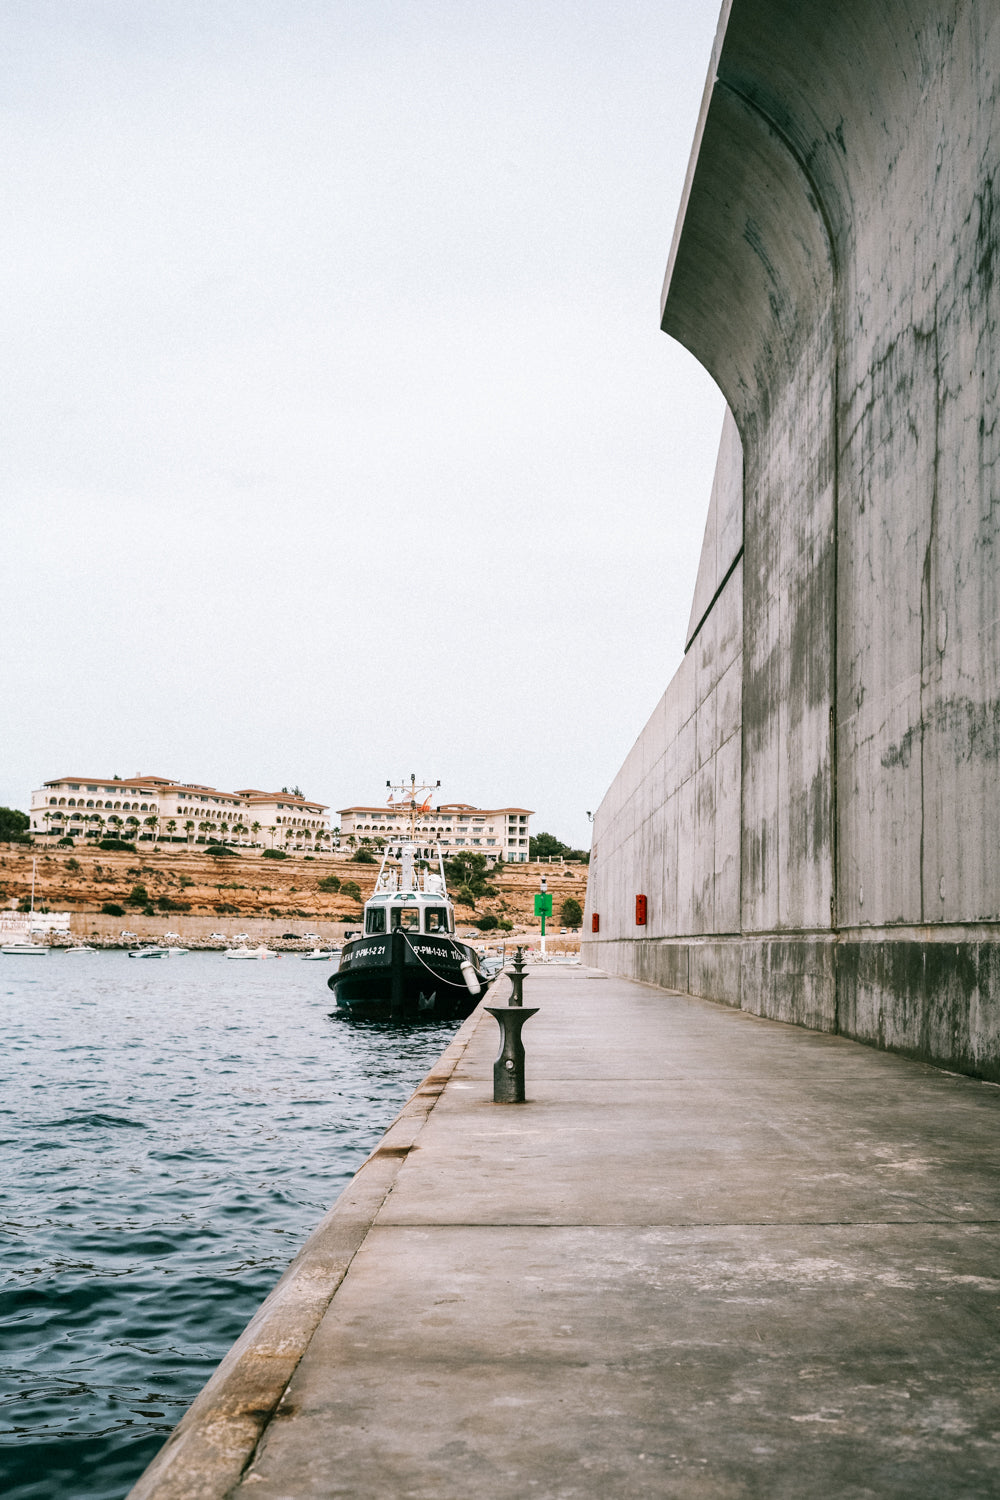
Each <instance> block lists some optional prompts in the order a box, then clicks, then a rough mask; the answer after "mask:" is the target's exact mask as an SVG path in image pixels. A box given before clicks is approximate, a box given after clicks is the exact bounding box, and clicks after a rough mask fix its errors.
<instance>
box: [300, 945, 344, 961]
mask: <svg viewBox="0 0 1000 1500" xmlns="http://www.w3.org/2000/svg"><path fill="white" fill-rule="evenodd" d="M299 956H300V957H301V958H303V959H307V960H309V959H311V960H312V962H313V963H317V964H319V963H323V964H328V963H329V962H330V960H331V959H332V958H339V957H340V953H339V952H337V953H334V951H333V949H332V948H314V949H313V950H312V952H311V953H302V954H300V955H299Z"/></svg>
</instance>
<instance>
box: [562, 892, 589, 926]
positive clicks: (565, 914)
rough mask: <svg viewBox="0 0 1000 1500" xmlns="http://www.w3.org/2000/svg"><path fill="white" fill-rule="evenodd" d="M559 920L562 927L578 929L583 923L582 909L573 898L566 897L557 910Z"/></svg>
mask: <svg viewBox="0 0 1000 1500" xmlns="http://www.w3.org/2000/svg"><path fill="white" fill-rule="evenodd" d="M559 920H560V922H561V923H562V924H563V926H564V927H579V925H580V923H581V922H582V921H583V907H582V906H581V905H580V903H579V901H578V900H577V899H576V897H575V896H567V897H566V900H565V901H564V902H563V904H562V906H560V908H559Z"/></svg>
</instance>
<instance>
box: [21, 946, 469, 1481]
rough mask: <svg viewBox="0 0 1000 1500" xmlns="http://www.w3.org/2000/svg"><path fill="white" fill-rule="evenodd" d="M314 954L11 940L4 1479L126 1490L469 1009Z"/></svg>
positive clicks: (428, 1068) (445, 1044)
mask: <svg viewBox="0 0 1000 1500" xmlns="http://www.w3.org/2000/svg"><path fill="white" fill-rule="evenodd" d="M331 971H332V965H330V964H326V963H316V962H306V961H303V960H302V959H301V958H299V957H298V956H297V955H284V956H282V957H281V958H280V959H277V960H267V961H259V962H244V963H234V962H232V961H230V960H226V959H225V958H224V957H223V956H222V954H221V953H189V954H184V955H178V956H176V957H173V958H169V959H144V960H139V961H136V960H134V959H129V958H128V957H127V955H126V954H125V953H123V952H101V953H94V954H72V955H68V954H66V953H65V952H60V951H58V950H53V951H52V952H51V953H49V954H48V955H47V956H45V957H44V958H38V957H14V956H6V955H0V1080H2V1081H0V1225H2V1233H3V1260H2V1273H3V1275H2V1282H0V1346H2V1351H3V1358H2V1360H0V1382H2V1384H0V1494H2V1495H3V1496H4V1497H5V1500H56V1497H60V1500H61V1497H72V1500H116V1497H120V1496H122V1495H124V1494H125V1493H126V1491H127V1490H128V1489H129V1487H130V1486H131V1484H132V1483H133V1482H134V1480H135V1479H136V1477H137V1476H138V1475H139V1474H140V1473H141V1472H142V1470H143V1468H144V1467H145V1465H146V1464H147V1463H148V1462H149V1460H150V1459H151V1458H152V1456H153V1454H154V1453H155V1452H156V1450H157V1449H158V1448H159V1446H160V1445H161V1443H162V1442H163V1440H164V1438H165V1436H166V1434H167V1433H168V1432H169V1431H170V1429H171V1428H172V1427H173V1426H174V1424H175V1423H176V1422H177V1420H178V1419H179V1418H180V1416H181V1414H182V1413H183V1411H184V1409H185V1407H187V1406H188V1405H189V1403H190V1402H191V1400H192V1399H193V1398H194V1396H195V1395H196V1394H197V1392H198V1391H199V1390H200V1388H201V1386H202V1385H203V1384H204V1383H205V1381H206V1380H207V1379H208V1377H209V1375H210V1374H211V1373H212V1370H213V1369H214V1367H215V1366H216V1364H217V1363H218V1362H219V1360H220V1359H221V1357H222V1355H223V1354H224V1353H225V1352H226V1350H227V1349H228V1347H229V1346H230V1344H232V1342H233V1341H234V1339H235V1338H236V1337H237V1335H238V1334H239V1333H240V1331H241V1329H242V1328H243V1327H244V1326H245V1324H246V1323H247V1322H248V1321H249V1319H250V1317H251V1315H252V1313H253V1312H254V1310H255V1309H256V1308H257V1306H258V1305H259V1304H260V1302H261V1301H262V1300H263V1299H264V1297H265V1296H266V1295H267V1293H268V1292H269V1291H270V1289H271V1287H272V1286H273V1285H274V1283H275V1282H276V1281H277V1280H278V1277H279V1276H280V1275H281V1272H282V1271H283V1269H284V1267H285V1266H286V1265H287V1263H288V1261H289V1260H290V1259H291V1258H292V1256H293V1255H294V1254H295V1252H296V1251H297V1250H298V1248H299V1247H300V1245H301V1244H302V1242H303V1241H304V1240H305V1238H306V1237H307V1235H308V1234H309V1232H310V1230H311V1229H312V1228H313V1227H314V1225H315V1224H316V1223H317V1221H318V1220H319V1218H320V1217H321V1215H322V1214H323V1213H324V1212H325V1210H326V1209H327V1208H328V1207H329V1206H330V1204H331V1203H332V1202H333V1200H334V1199H335V1198H336V1197H337V1195H338V1193H339V1192H340V1191H341V1189H342V1188H343V1187H344V1185H345V1184H346V1183H347V1182H348V1180H349V1179H350V1177H351V1176H352V1175H353V1173H354V1172H355V1171H356V1170H357V1168H358V1167H359V1166H360V1165H361V1163H362V1161H363V1160H364V1158H365V1156H366V1155H367V1154H368V1152H369V1151H370V1150H371V1149H372V1148H373V1146H374V1145H375V1144H376V1143H377V1141H378V1138H379V1136H380V1135H381V1133H382V1132H383V1130H385V1128H386V1126H387V1125H388V1124H389V1123H390V1121H391V1120H392V1119H393V1118H394V1116H395V1115H396V1114H397V1112H398V1111H399V1109H400V1108H401V1106H402V1105H403V1103H404V1102H405V1100H406V1099H407V1098H408V1097H409V1095H410V1094H411V1093H412V1091H413V1089H414V1088H415V1087H416V1085H417V1083H418V1082H419V1081H420V1079H421V1078H422V1077H423V1076H424V1074H425V1073H427V1072H428V1071H429V1070H430V1068H431V1066H432V1065H433V1063H434V1062H435V1060H436V1059H437V1058H438V1057H439V1056H440V1054H441V1052H442V1051H443V1050H444V1048H445V1047H446V1046H447V1044H448V1042H449V1040H450V1038H451V1036H452V1035H453V1034H454V1031H455V1026H432V1027H426V1026H425V1027H399V1026H395V1027H394V1026H390V1025H378V1024H373V1023H368V1024H363V1023H362V1024H359V1023H357V1022H351V1021H349V1020H346V1019H342V1018H339V1017H338V1016H337V1015H336V1014H335V1013H332V1012H333V997H332V995H331V992H330V991H329V989H328V988H327V985H326V980H327V978H328V977H329V975H330V973H331Z"/></svg>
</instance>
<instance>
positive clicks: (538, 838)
mask: <svg viewBox="0 0 1000 1500" xmlns="http://www.w3.org/2000/svg"><path fill="white" fill-rule="evenodd" d="M528 858H529V859H574V860H582V861H583V863H584V864H589V863H590V855H589V853H588V852H587V850H586V849H571V848H570V847H569V845H568V844H564V843H563V842H562V840H561V839H557V838H556V837H555V835H554V834H551V833H533V834H532V835H531V837H530V838H529V839H528Z"/></svg>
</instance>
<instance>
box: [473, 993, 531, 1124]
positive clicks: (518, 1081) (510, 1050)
mask: <svg viewBox="0 0 1000 1500" xmlns="http://www.w3.org/2000/svg"><path fill="white" fill-rule="evenodd" d="M486 1009H487V1010H488V1011H489V1013H490V1015H491V1016H496V1018H497V1021H498V1022H499V1025H500V1033H501V1036H500V1055H499V1056H498V1058H497V1060H496V1062H495V1063H494V1064H493V1103H494V1104H523V1103H524V1043H523V1042H522V1041H521V1027H522V1026H523V1025H524V1023H525V1021H529V1020H530V1019H531V1017H532V1016H537V1014H538V1006H537V1005H534V1006H532V1005H514V1004H513V1002H512V1003H511V1004H510V1005H487V1007H486Z"/></svg>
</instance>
